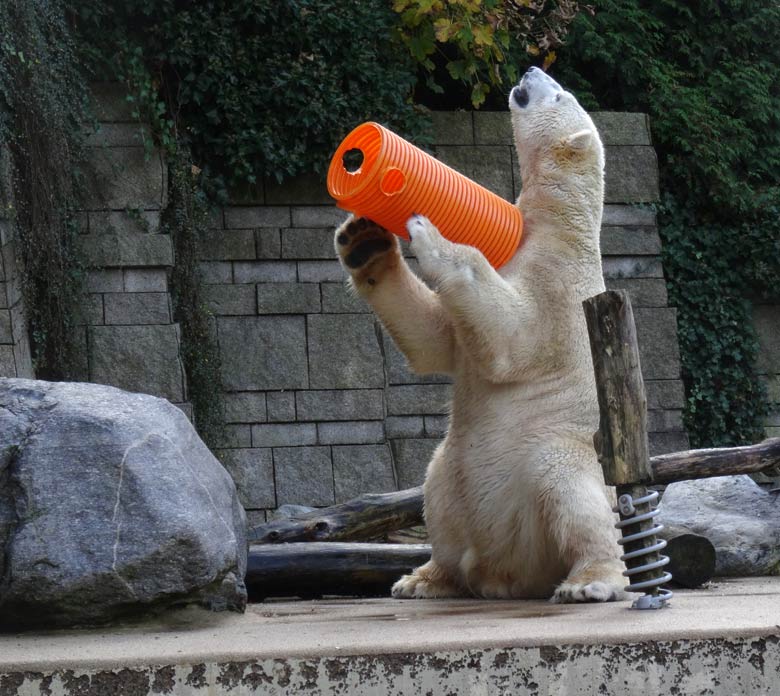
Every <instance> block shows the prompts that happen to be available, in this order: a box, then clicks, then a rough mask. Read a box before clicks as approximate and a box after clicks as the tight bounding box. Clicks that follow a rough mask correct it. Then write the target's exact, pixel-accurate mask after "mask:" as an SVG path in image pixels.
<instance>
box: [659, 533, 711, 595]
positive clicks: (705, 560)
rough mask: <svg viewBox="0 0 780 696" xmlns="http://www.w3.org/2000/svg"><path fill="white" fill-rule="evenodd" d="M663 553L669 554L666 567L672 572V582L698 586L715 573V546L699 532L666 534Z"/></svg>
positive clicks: (685, 585)
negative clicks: (669, 535)
mask: <svg viewBox="0 0 780 696" xmlns="http://www.w3.org/2000/svg"><path fill="white" fill-rule="evenodd" d="M658 536H660V537H661V538H662V539H666V549H665V550H664V553H665V554H666V555H667V556H669V565H668V566H666V569H667V570H668V571H669V572H670V573H671V574H672V577H673V578H674V582H675V583H676V584H678V585H682V586H683V587H689V588H694V587H699V586H701V585H703V584H704V583H705V582H708V581H709V580H711V579H712V576H713V575H715V547H714V546H713V545H712V542H711V541H710V540H709V539H707V537H703V536H701V535H699V534H678V535H677V536H671V537H668V536H666V535H665V534H664V533H663V532H660V533H659V535H658Z"/></svg>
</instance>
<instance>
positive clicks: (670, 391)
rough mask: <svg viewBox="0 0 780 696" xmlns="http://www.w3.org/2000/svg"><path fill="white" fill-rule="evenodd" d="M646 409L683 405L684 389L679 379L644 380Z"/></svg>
mask: <svg viewBox="0 0 780 696" xmlns="http://www.w3.org/2000/svg"><path fill="white" fill-rule="evenodd" d="M645 392H646V393H647V408H648V409H666V408H672V409H681V408H683V407H684V406H685V389H684V387H683V383H682V380H680V379H662V380H656V379H653V380H645Z"/></svg>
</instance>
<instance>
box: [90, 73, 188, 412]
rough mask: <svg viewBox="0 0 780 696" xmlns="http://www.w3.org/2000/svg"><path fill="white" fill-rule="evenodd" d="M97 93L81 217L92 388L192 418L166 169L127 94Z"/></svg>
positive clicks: (107, 90)
mask: <svg viewBox="0 0 780 696" xmlns="http://www.w3.org/2000/svg"><path fill="white" fill-rule="evenodd" d="M98 93H99V94H100V95H101V98H100V100H99V102H98V107H99V114H98V115H99V118H100V121H101V125H100V129H99V131H98V132H97V133H95V134H94V135H93V136H92V138H91V139H90V141H89V143H88V145H89V152H90V160H91V163H92V171H93V177H92V178H91V181H90V184H91V185H90V187H89V188H90V196H89V201H88V204H87V208H86V209H85V210H84V211H83V212H82V213H81V216H80V229H81V233H82V234H81V237H80V243H81V247H82V252H83V256H84V258H85V259H86V261H87V263H88V264H89V266H90V270H89V272H88V277H87V286H88V287H87V289H88V291H89V295H88V305H87V312H86V322H87V323H86V326H84V327H83V333H82V334H81V340H82V341H83V346H84V350H83V354H84V356H85V360H84V366H83V370H84V378H85V379H87V380H88V381H90V382H98V383H101V384H112V385H114V386H117V387H121V388H123V389H128V390H131V391H139V392H146V393H149V394H155V395H157V396H162V397H164V398H166V399H168V400H169V401H171V402H173V403H175V404H177V405H179V406H181V407H182V408H183V409H184V410H185V412H187V413H189V405H188V404H187V403H186V400H187V397H186V378H185V374H184V369H183V366H182V362H181V359H180V357H179V329H178V325H177V324H175V323H174V322H173V319H172V315H171V298H170V293H169V288H168V274H169V269H170V268H171V266H172V265H173V245H172V243H171V239H170V235H167V234H162V233H161V232H160V213H161V211H162V209H163V208H164V207H165V204H166V201H167V187H168V182H167V166H166V163H165V162H164V160H163V158H162V156H161V154H160V153H159V152H158V151H157V150H155V149H154V148H153V147H152V146H151V143H150V141H149V136H148V134H147V133H146V132H145V131H144V130H143V129H141V128H139V126H138V123H137V122H134V121H133V118H132V116H131V112H130V106H129V105H128V104H127V102H126V101H125V100H124V96H123V93H122V92H121V91H120V90H117V89H116V88H114V87H111V86H102V87H101V88H100V89H99V91H98Z"/></svg>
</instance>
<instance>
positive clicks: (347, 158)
mask: <svg viewBox="0 0 780 696" xmlns="http://www.w3.org/2000/svg"><path fill="white" fill-rule="evenodd" d="M341 163H342V164H343V165H344V169H346V170H347V171H348V172H349V173H350V174H354V173H355V172H357V171H358V170H359V169H360V166H361V165H362V164H363V151H362V150H358V149H357V148H356V147H353V148H352V149H351V150H347V151H346V152H345V153H344V156H343V157H342V158H341Z"/></svg>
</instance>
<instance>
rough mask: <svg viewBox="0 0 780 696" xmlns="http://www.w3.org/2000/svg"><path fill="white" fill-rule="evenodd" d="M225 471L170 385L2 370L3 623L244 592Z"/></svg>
mask: <svg viewBox="0 0 780 696" xmlns="http://www.w3.org/2000/svg"><path fill="white" fill-rule="evenodd" d="M246 554H247V543H246V519H245V514H244V510H243V508H242V507H241V505H240V503H239V501H238V497H237V495H236V488H235V486H234V484H233V481H232V479H231V478H230V476H229V474H228V473H227V472H226V471H225V469H224V468H223V467H222V465H221V464H220V463H219V462H218V461H217V459H216V458H215V457H214V456H213V455H212V454H211V452H210V451H209V450H208V448H207V447H206V446H205V445H204V444H203V442H202V441H201V440H200V438H199V437H198V435H197V434H196V432H195V430H194V428H193V427H192V425H191V424H190V422H189V421H188V420H187V418H186V417H185V415H184V414H183V413H182V412H181V411H180V410H179V409H178V408H176V407H175V406H173V405H171V404H170V403H168V402H167V401H165V400H163V399H158V398H155V397H152V396H147V395H145V394H131V393H127V392H124V391H121V390H119V389H115V388H113V387H107V386H103V385H97V384H78V383H50V382H41V381H31V380H21V379H0V628H3V629H6V630H8V629H14V630H15V629H24V628H33V627H35V628H40V627H43V628H49V627H54V626H74V625H83V624H95V623H103V622H107V621H110V620H112V619H116V618H125V617H132V616H135V615H138V614H141V613H144V612H146V611H147V610H153V609H160V608H164V607H167V606H172V605H181V604H189V603H198V604H201V605H203V606H206V607H208V608H211V609H214V610H221V609H232V610H237V611H243V609H244V607H245V605H246V588H245V586H244V575H245V572H246Z"/></svg>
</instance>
